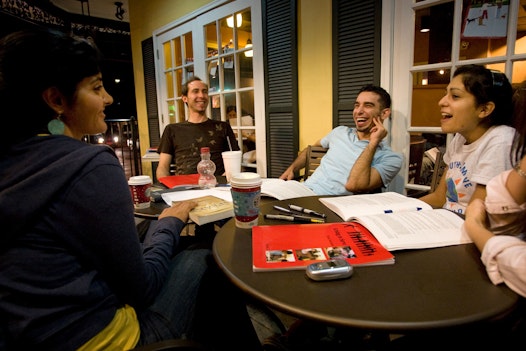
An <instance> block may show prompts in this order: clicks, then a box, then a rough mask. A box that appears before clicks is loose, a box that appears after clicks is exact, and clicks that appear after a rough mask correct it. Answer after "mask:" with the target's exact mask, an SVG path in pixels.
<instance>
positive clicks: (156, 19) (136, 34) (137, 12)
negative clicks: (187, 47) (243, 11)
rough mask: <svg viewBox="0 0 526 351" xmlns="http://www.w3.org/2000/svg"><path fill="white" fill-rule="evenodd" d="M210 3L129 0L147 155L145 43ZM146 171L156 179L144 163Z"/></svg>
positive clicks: (201, 0) (141, 135) (143, 145)
mask: <svg viewBox="0 0 526 351" xmlns="http://www.w3.org/2000/svg"><path fill="white" fill-rule="evenodd" d="M210 2H211V1H210V0H177V1H173V0H148V1H144V0H129V2H128V7H129V16H130V33H131V45H132V60H133V71H134V80H135V99H136V105H137V120H138V123H139V140H140V144H141V150H142V152H143V153H144V152H145V151H146V150H147V148H148V147H150V137H149V135H148V116H147V113H146V93H145V90H144V73H143V64H142V44H141V43H142V41H143V40H145V39H148V38H150V37H151V36H152V35H153V32H154V31H155V30H157V29H159V28H161V27H163V26H165V25H167V24H169V23H171V22H174V21H175V20H177V19H178V18H180V17H183V16H185V15H186V14H188V13H190V12H193V11H195V10H197V9H198V8H200V7H203V6H204V5H206V4H208V3H210ZM142 168H143V174H147V175H150V176H153V174H152V168H151V166H150V163H146V162H143V167H142Z"/></svg>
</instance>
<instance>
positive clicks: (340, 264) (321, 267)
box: [305, 259, 353, 281]
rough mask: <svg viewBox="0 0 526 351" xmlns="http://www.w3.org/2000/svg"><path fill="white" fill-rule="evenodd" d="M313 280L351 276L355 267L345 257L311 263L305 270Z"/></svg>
mask: <svg viewBox="0 0 526 351" xmlns="http://www.w3.org/2000/svg"><path fill="white" fill-rule="evenodd" d="M305 273H306V274H307V277H309V278H310V279H312V280H316V281H320V280H334V279H345V278H349V277H350V276H351V275H352V274H353V267H352V266H351V265H350V263H349V262H347V261H346V260H343V259H333V260H328V261H322V262H316V263H311V264H309V265H308V266H307V269H306V271H305Z"/></svg>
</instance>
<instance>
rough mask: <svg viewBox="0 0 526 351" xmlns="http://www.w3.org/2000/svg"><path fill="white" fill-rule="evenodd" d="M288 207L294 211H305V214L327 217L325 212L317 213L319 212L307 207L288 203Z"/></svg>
mask: <svg viewBox="0 0 526 351" xmlns="http://www.w3.org/2000/svg"><path fill="white" fill-rule="evenodd" d="M289 207H290V209H291V210H294V211H299V212H303V213H306V214H310V215H313V216H318V217H322V218H325V217H327V215H326V214H325V213H319V212H316V211H314V210H309V209H308V208H304V207H301V206H296V205H289Z"/></svg>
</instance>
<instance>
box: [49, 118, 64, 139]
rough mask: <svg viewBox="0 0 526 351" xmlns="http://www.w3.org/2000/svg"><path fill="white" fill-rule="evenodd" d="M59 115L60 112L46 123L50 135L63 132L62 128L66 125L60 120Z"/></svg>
mask: <svg viewBox="0 0 526 351" xmlns="http://www.w3.org/2000/svg"><path fill="white" fill-rule="evenodd" d="M61 116H62V114H59V115H58V116H57V118H55V119H52V120H51V121H49V123H48V124H47V130H48V131H49V133H50V134H51V135H63V134H64V130H65V128H66V126H65V124H64V122H62V120H61V119H60V117H61Z"/></svg>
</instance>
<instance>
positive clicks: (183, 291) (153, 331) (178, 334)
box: [138, 249, 211, 345]
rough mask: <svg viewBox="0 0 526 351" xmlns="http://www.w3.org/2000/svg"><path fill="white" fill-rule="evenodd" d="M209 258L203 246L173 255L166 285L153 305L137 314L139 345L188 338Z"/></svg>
mask: <svg viewBox="0 0 526 351" xmlns="http://www.w3.org/2000/svg"><path fill="white" fill-rule="evenodd" d="M210 258H211V251H210V250H206V249H199V250H184V251H182V252H180V253H179V254H177V255H176V256H175V257H174V258H173V260H172V264H171V269H170V272H169V276H168V279H167V281H166V284H165V286H164V288H163V289H162V290H161V292H160V293H159V295H158V296H157V299H156V300H155V302H154V304H153V305H151V306H150V307H149V308H148V310H146V311H144V312H140V313H138V318H139V324H140V328H141V338H140V340H139V345H144V344H151V343H153V342H157V341H161V340H167V339H174V338H186V337H192V334H193V331H192V325H193V322H194V310H195V306H196V301H197V297H198V296H199V288H200V286H201V280H202V278H203V276H204V275H205V273H206V271H207V270H208V264H209V263H208V262H209V261H210Z"/></svg>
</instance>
